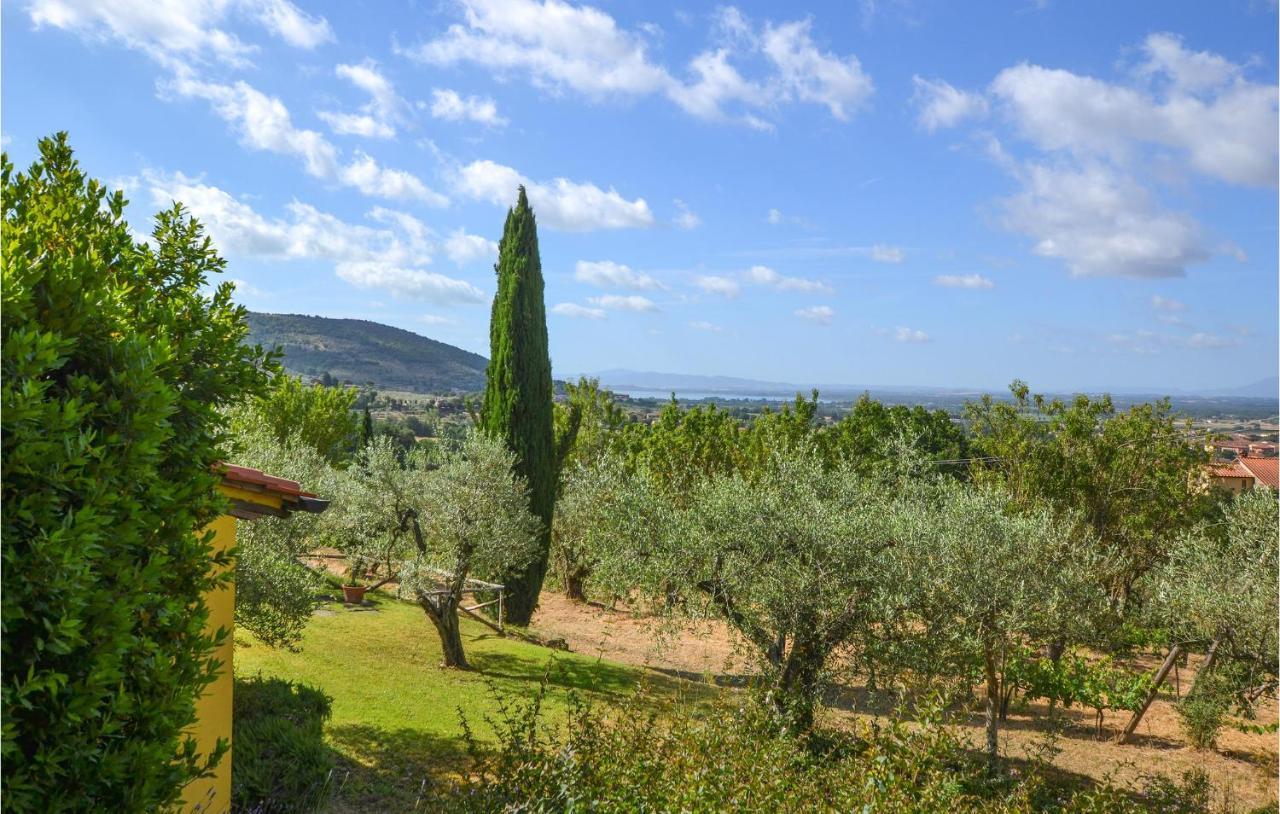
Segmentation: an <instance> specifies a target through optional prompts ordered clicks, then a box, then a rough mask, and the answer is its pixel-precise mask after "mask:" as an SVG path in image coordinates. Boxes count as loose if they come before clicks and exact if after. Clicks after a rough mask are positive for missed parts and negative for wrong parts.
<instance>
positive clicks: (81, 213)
mask: <svg viewBox="0 0 1280 814" xmlns="http://www.w3.org/2000/svg"><path fill="white" fill-rule="evenodd" d="M0 166H2V168H0V175H2V180H3V207H4V221H3V232H2V233H0V240H2V242H3V245H4V258H3V269H4V283H3V328H2V331H0V333H2V334H3V343H2V344H3V351H2V358H3V374H4V375H3V383H2V384H0V403H2V405H3V445H4V467H5V473H4V482H3V495H4V510H3V518H4V520H3V549H4V560H3V565H4V567H3V572H4V591H3V594H4V600H3V629H4V635H3V644H2V645H0V653H2V656H0V660H2V661H3V673H4V688H3V707H4V715H3V719H4V725H3V747H2V754H3V796H4V805H5V809H6V810H9V811H40V812H49V811H68V810H79V811H152V810H158V809H162V808H164V807H165V806H167V805H168V804H170V803H172V802H173V801H174V800H175V798H176V797H177V795H178V794H179V792H180V790H181V789H182V787H183V786H184V785H185V784H186V783H187V781H189V780H190V779H192V778H193V777H194V776H196V775H197V774H199V773H200V772H201V771H203V770H204V769H205V768H206V767H207V766H208V765H209V764H210V762H211V759H212V758H216V757H217V756H216V755H198V754H196V752H195V749H196V747H195V741H194V740H192V739H191V738H190V737H189V736H187V735H184V734H183V733H184V732H185V731H186V730H187V728H188V727H189V726H190V725H191V723H192V722H193V720H194V703H195V699H196V698H197V697H198V695H199V694H200V692H201V691H202V689H203V688H204V687H205V686H206V685H207V683H208V682H209V681H210V680H212V678H213V676H214V675H215V671H216V670H217V669H218V665H217V664H216V663H215V662H214V661H213V660H212V658H211V653H212V650H213V648H214V646H215V644H216V642H215V638H216V637H212V636H210V635H208V634H207V633H206V632H205V630H204V626H205V622H206V620H207V618H208V610H207V608H206V607H205V604H204V602H203V600H202V595H203V594H204V592H205V591H208V590H211V589H213V588H214V587H216V586H217V585H219V584H221V582H222V580H223V579H224V578H225V577H220V576H215V574H217V573H219V571H218V570H216V569H215V566H220V565H226V564H228V561H227V559H226V557H225V556H224V555H220V554H215V553H214V551H213V549H212V546H211V544H210V539H209V535H207V534H206V533H204V532H202V531H201V529H202V528H203V527H204V526H205V525H206V524H207V523H208V522H209V521H211V520H213V519H214V518H215V517H217V516H218V515H219V514H220V513H221V511H222V510H223V508H224V507H225V503H224V501H223V500H222V499H221V498H220V497H219V495H218V492H217V488H216V487H217V484H218V475H217V474H216V473H215V471H214V464H215V463H216V462H218V461H219V460H222V459H223V458H224V457H225V456H226V454H227V451H228V450H227V448H228V435H227V418H226V416H225V414H224V412H223V409H224V408H225V407H227V406H228V405H231V404H233V403H234V402H236V401H238V400H240V399H242V398H244V397H247V396H248V397H251V396H254V395H256V394H260V393H262V392H263V390H264V388H265V386H266V383H267V374H266V368H268V367H270V365H271V361H272V360H271V359H270V358H269V356H268V355H266V354H264V353H263V351H262V349H261V348H258V347H254V346H248V345H245V344H243V340H244V338H245V336H246V333H247V329H246V327H245V324H244V318H245V311H244V309H243V308H240V307H237V306H235V305H234V304H232V301H231V294H232V287H231V285H230V284H228V283H225V282H224V283H222V284H220V285H217V286H216V288H214V289H212V290H211V291H210V290H208V289H207V288H206V286H207V285H208V284H209V283H210V282H211V281H212V280H213V275H216V274H218V273H220V272H222V270H223V267H224V263H223V261H222V259H221V258H220V257H218V255H217V254H216V253H215V251H214V249H213V247H212V245H211V244H210V242H209V240H208V239H207V238H206V237H205V236H204V232H203V230H202V229H201V227H200V226H199V225H198V224H197V223H196V222H195V221H193V220H191V219H190V218H189V217H188V216H187V215H186V213H185V212H184V210H183V209H182V207H181V206H179V205H175V206H174V207H173V208H172V209H169V210H167V211H165V212H162V213H160V214H159V215H158V216H157V217H156V221H155V228H154V230H153V231H152V233H151V239H150V242H149V243H147V242H136V241H135V239H134V237H133V233H132V232H131V231H130V229H129V226H128V224H127V223H126V222H125V220H124V210H125V199H124V197H123V195H122V194H120V193H115V194H111V195H108V194H107V192H106V190H105V189H104V188H103V186H102V185H101V184H100V183H98V182H97V181H93V180H90V179H89V178H88V177H87V176H86V175H85V173H84V172H83V171H82V170H81V169H80V166H79V165H78V163H77V162H76V161H75V159H74V158H73V156H72V151H71V148H70V147H69V146H68V144H67V140H66V137H65V135H63V134H60V135H58V136H57V137H54V138H50V139H44V140H42V141H41V142H40V157H39V158H38V159H37V160H36V162H35V163H34V164H32V166H31V167H30V169H28V170H27V171H26V172H25V173H15V172H14V168H13V165H12V164H11V163H10V162H9V159H8V157H7V156H5V157H4V158H3V160H2V161H0ZM228 576H229V575H228Z"/></svg>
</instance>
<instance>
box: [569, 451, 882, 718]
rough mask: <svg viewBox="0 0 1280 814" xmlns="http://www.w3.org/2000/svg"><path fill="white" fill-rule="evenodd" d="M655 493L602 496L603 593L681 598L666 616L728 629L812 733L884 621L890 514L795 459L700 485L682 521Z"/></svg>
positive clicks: (633, 487) (598, 547)
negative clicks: (842, 667)
mask: <svg viewBox="0 0 1280 814" xmlns="http://www.w3.org/2000/svg"><path fill="white" fill-rule="evenodd" d="M652 484H653V482H652V480H651V479H649V478H646V477H644V476H643V475H641V476H639V477H635V478H627V479H625V480H624V479H620V478H619V477H616V476H614V477H613V480H612V482H611V484H610V488H609V489H607V490H605V491H604V493H603V495H604V496H605V499H601V500H599V505H600V516H601V525H600V527H599V529H598V530H597V531H596V532H595V533H594V535H592V536H591V538H590V539H591V542H592V543H593V548H594V550H595V551H596V554H597V559H598V562H597V566H596V579H597V580H598V581H599V582H600V583H602V584H604V585H608V586H609V587H610V588H611V590H613V591H614V592H615V593H617V594H620V595H626V594H627V593H628V592H629V591H630V590H632V589H636V590H640V591H642V592H644V593H646V594H647V595H648V596H650V597H651V598H653V599H655V600H657V599H660V598H665V597H666V596H670V595H671V593H672V591H673V589H674V591H675V592H676V593H677V594H678V595H679V596H680V597H684V598H685V600H686V601H685V602H684V603H675V604H671V603H668V607H671V608H672V609H673V610H674V609H677V608H679V607H681V606H682V605H683V606H685V607H686V609H687V610H691V611H694V612H709V613H712V614H715V615H717V616H719V617H720V618H722V619H724V620H725V621H726V622H727V623H728V624H729V625H730V626H732V627H733V628H734V629H735V630H736V631H737V632H739V633H740V634H742V636H743V638H744V639H745V640H746V641H747V642H749V643H750V645H751V647H752V649H753V651H754V652H755V654H756V656H757V657H758V658H759V660H760V662H761V664H762V666H763V667H764V676H765V679H766V681H767V682H768V688H769V697H770V700H771V703H772V705H773V708H774V710H775V712H776V713H777V721H778V723H779V725H780V726H781V727H782V728H783V729H786V730H789V731H793V732H803V731H805V730H807V729H808V728H809V727H810V726H811V724H812V722H813V713H814V705H815V702H816V700H817V696H818V694H819V691H820V689H821V687H822V684H823V682H824V680H825V679H826V677H827V672H828V668H829V667H830V663H829V662H830V657H831V655H832V654H833V653H834V652H835V651H836V650H837V649H839V648H841V647H843V646H845V645H847V644H849V643H850V642H852V641H854V640H855V639H856V638H857V637H858V636H859V635H860V633H861V632H862V631H863V630H864V629H866V628H867V627H868V626H870V625H873V624H874V623H875V622H876V620H877V617H878V616H879V615H880V614H879V609H880V608H881V607H883V597H884V594H885V592H886V590H888V586H886V585H885V583H884V582H883V580H882V579H881V574H882V573H883V572H885V571H886V570H887V569H886V568H885V567H884V563H885V560H886V559H887V558H888V557H889V556H890V555H891V547H892V537H891V518H892V515H893V513H894V505H893V501H892V500H891V499H890V498H889V496H888V495H886V494H885V493H883V492H882V491H881V490H880V489H878V488H877V487H876V486H875V485H874V484H872V483H870V482H867V481H865V480H863V479H861V478H859V477H858V476H857V475H856V474H855V473H853V472H851V471H850V470H849V469H848V468H846V467H836V468H834V469H829V468H826V467H824V466H823V462H822V460H821V459H820V457H819V456H818V455H817V454H816V453H815V452H814V451H812V450H810V449H805V448H802V447H798V446H797V447H793V448H789V449H783V450H778V451H775V452H774V453H773V454H772V455H771V457H770V459H769V461H768V463H767V464H766V465H765V466H764V467H763V469H762V471H761V472H759V473H758V475H757V476H756V477H754V478H751V479H748V478H747V477H745V476H743V475H740V474H726V475H719V476H714V477H710V478H707V479H704V480H702V481H700V482H698V483H697V484H696V485H695V486H694V487H693V488H692V490H691V492H690V494H689V499H688V504H687V506H686V507H684V508H679V507H676V506H673V505H671V503H670V502H669V501H668V500H666V499H665V498H664V497H663V494H664V493H660V492H659V491H657V489H658V487H655V486H653V485H652ZM696 599H701V602H700V603H695V602H694V600H696ZM690 605H693V607H689V606H690Z"/></svg>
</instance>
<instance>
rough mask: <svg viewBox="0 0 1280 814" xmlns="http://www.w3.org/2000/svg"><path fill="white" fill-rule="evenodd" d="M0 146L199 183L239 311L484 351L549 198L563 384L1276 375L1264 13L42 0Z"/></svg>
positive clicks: (7, 74)
mask: <svg viewBox="0 0 1280 814" xmlns="http://www.w3.org/2000/svg"><path fill="white" fill-rule="evenodd" d="M0 13H2V14H3V20H2V22H3V67H4V71H3V80H2V81H3V99H4V106H3V119H2V120H0V129H2V130H3V137H4V142H5V148H6V149H7V150H8V151H9V153H10V156H11V158H13V159H14V161H15V162H16V163H17V164H19V166H22V165H24V164H25V163H27V162H28V161H30V159H31V158H32V156H33V153H34V147H35V141H36V139H37V138H39V137H40V136H42V135H46V134H49V133H52V132H54V131H56V130H60V129H65V130H67V131H69V132H70V134H71V138H72V143H73V145H74V146H75V147H76V149H77V151H78V154H79V156H80V158H81V160H82V162H83V163H84V165H85V166H86V168H87V169H88V170H89V172H90V173H92V174H93V175H95V176H97V177H100V178H104V179H108V180H109V181H110V182H112V183H113V184H116V185H117V186H120V187H122V188H124V189H125V190H126V192H127V193H128V195H129V198H130V200H131V201H132V205H131V207H130V213H131V217H130V221H131V224H132V225H133V226H134V227H135V228H136V229H138V230H139V231H140V232H145V231H147V230H148V229H149V218H150V215H151V214H152V213H154V211H156V210H157V209H158V208H161V207H163V206H166V205H168V204H169V202H170V201H172V200H174V199H178V200H182V201H183V202H184V203H186V204H187V205H188V206H189V207H190V208H191V209H192V211H193V212H195V213H196V215H197V216H199V217H200V218H201V219H202V220H203V221H204V222H205V223H206V224H207V226H208V229H209V231H210V233H211V234H212V236H213V238H214V239H215V241H216V242H217V244H218V245H219V247H220V248H221V249H222V251H223V253H224V254H225V255H226V256H227V257H228V259H229V260H230V266H229V276H231V277H233V278H235V279H237V280H238V281H240V283H239V289H240V290H239V294H238V298H239V299H240V300H241V301H242V302H243V303H245V304H246V305H247V306H249V307H250V308H252V309H255V310H263V311H278V312H291V313H310V314H320V315H324V316H333V317H356V318H363V319H371V320H376V321H378V322H384V323H388V324H392V325H397V326H400V327H403V328H407V329H409V330H413V331H416V332H419V333H423V334H426V335H428V336H431V337H433V338H437V339H441V340H443V341H447V342H451V343H454V344H457V345H460V346H462V347H465V348H468V349H471V350H475V351H478V352H481V353H485V352H487V346H488V330H487V322H488V314H489V300H490V298H491V297H492V294H493V290H494V280H493V271H492V262H493V258H494V243H493V241H496V240H497V239H498V238H499V237H500V235H501V228H502V220H503V215H504V212H505V207H506V206H507V205H509V204H510V203H511V202H513V201H514V198H515V188H516V185H517V184H518V183H521V182H523V183H525V184H526V185H528V187H529V190H530V195H531V199H532V201H533V204H534V207H535V211H536V212H537V214H538V217H539V236H540V239H541V248H542V264H543V273H544V275H545V277H546V283H547V288H546V297H547V306H548V309H549V310H548V323H549V328H550V334H551V349H552V361H553V365H554V368H555V372H556V374H557V375H569V374H576V373H580V372H589V371H594V370H602V369H606V368H613V367H629V368H635V369H641V370H661V371H668V372H682V373H701V374H724V375H734V376H745V377H752V378H759V379H769V380H781V381H791V382H799V383H814V382H829V383H850V384H889V385H891V384H914V385H939V386H981V387H992V388H995V387H1002V386H1003V385H1004V384H1005V383H1007V382H1008V381H1009V380H1010V379H1012V378H1013V377H1015V376H1017V377H1021V378H1024V379H1027V380H1029V381H1030V382H1031V383H1032V385H1033V386H1035V387H1038V388H1045V389H1050V388H1082V387H1090V388H1091V387H1101V386H1106V387H1148V386H1149V387H1156V388H1163V387H1168V388H1187V389H1190V388H1207V387H1220V386H1232V385H1237V384H1244V383H1247V382H1250V381H1253V380H1256V379H1259V378H1262V377H1264V376H1270V375H1274V373H1275V371H1276V368H1277V343H1278V337H1277V250H1276V244H1277V235H1276V224H1277V214H1278V213H1277V191H1276V183H1277V146H1276V145H1277V108H1276V106H1277V88H1276V85H1275V84H1274V82H1275V76H1276V72H1277V65H1276V58H1277V55H1276V37H1275V31H1276V25H1277V21H1276V10H1275V7H1274V4H1269V3H1267V2H1264V1H1261V0H1224V2H1221V3H1212V4H1209V3H1201V2H1184V3H1177V2H1150V3H1139V2H1133V3H1110V2H1105V3H1104V2H1070V3H1068V2H1064V1H1062V0H1048V2H1031V1H1030V0H1013V2H1009V3H997V2H991V3H976V4H968V3H966V4H957V3H946V2H941V1H940V0H939V1H938V2H926V1H925V0H917V1H916V2H892V0H874V1H873V0H865V2H862V3H854V2H841V3H825V4H824V3H812V4H810V5H807V6H801V5H798V4H790V3H787V4H782V3H777V4H764V3H749V2H744V3H741V4H739V5H736V6H713V5H705V6H694V5H686V4H674V5H667V4H663V3H658V2H652V3H648V2H647V3H642V4H641V3H627V4H623V3H613V2H598V4H597V5H594V6H587V5H576V4H566V3H559V2H546V3H540V2H534V1H533V0H462V2H453V0H444V1H443V2H429V3H408V4H404V5H397V4H393V3H390V2H344V3H332V4H315V5H311V4H307V5H303V4H297V5H295V4H292V3H290V2H289V1H288V0H187V1H186V2H182V1H181V0H172V2H157V1H156V0H116V2H106V3H103V2H90V1H88V0H85V1H84V2H81V0H35V1H34V2H26V3H23V2H14V3H6V4H5V5H4V6H3V10H2V12H0Z"/></svg>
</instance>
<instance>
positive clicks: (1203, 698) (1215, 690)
mask: <svg viewBox="0 0 1280 814" xmlns="http://www.w3.org/2000/svg"><path fill="white" fill-rule="evenodd" d="M1231 703H1232V697H1231V692H1230V690H1229V687H1228V685H1227V682H1226V681H1224V680H1223V679H1222V677H1221V676H1219V674H1218V673H1216V672H1212V673H1208V674H1206V675H1202V676H1200V677H1199V678H1198V679H1197V680H1196V684H1195V688H1194V690H1193V691H1192V692H1190V693H1188V694H1187V697H1186V698H1183V699H1182V700H1181V701H1179V702H1178V705H1177V710H1178V717H1179V718H1181V719H1182V734H1184V735H1185V736H1186V738H1187V742H1188V743H1190V744H1191V745H1192V746H1194V747H1195V748H1197V749H1212V748H1213V747H1214V746H1215V745H1216V744H1217V742H1218V732H1219V731H1220V730H1221V729H1222V726H1223V724H1225V723H1226V721H1227V713H1228V712H1229V711H1230V708H1231Z"/></svg>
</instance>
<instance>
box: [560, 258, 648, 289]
mask: <svg viewBox="0 0 1280 814" xmlns="http://www.w3.org/2000/svg"><path fill="white" fill-rule="evenodd" d="M573 278H574V279H575V280H577V281H578V282H580V283H586V284H588V285H593V286H596V287H598V288H632V289H639V290H641V291H654V290H657V289H660V288H665V286H664V285H662V283H660V282H658V281H657V280H656V279H654V278H653V277H652V276H650V275H648V274H645V273H644V272H642V271H633V270H632V269H631V267H630V266H625V265H623V264H621V263H615V262H613V261H612V260H599V261H590V260H579V261H578V264H577V265H576V266H575V267H574V270H573Z"/></svg>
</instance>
